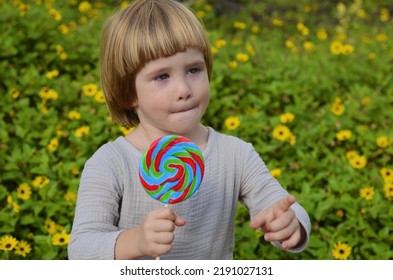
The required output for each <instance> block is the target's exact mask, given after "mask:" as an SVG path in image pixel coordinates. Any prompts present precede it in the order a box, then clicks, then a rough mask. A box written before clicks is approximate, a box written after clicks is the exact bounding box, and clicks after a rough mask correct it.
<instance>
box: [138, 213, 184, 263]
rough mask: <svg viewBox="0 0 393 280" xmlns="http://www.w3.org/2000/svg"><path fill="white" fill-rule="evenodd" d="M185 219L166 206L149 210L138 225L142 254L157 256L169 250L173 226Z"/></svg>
mask: <svg viewBox="0 0 393 280" xmlns="http://www.w3.org/2000/svg"><path fill="white" fill-rule="evenodd" d="M185 224H186V220H184V219H183V218H182V217H180V216H177V215H176V214H175V212H174V211H173V210H172V209H170V208H168V207H161V208H158V209H155V210H153V211H151V212H149V213H148V214H147V215H146V217H145V219H144V221H143V223H142V225H141V226H140V236H139V240H140V242H139V249H140V251H141V253H142V255H144V256H153V257H158V256H160V255H164V254H166V253H168V252H169V251H171V249H172V242H173V240H174V238H175V235H174V231H175V228H176V227H177V226H178V227H181V226H184V225H185Z"/></svg>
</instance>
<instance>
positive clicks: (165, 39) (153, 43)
mask: <svg viewBox="0 0 393 280" xmlns="http://www.w3.org/2000/svg"><path fill="white" fill-rule="evenodd" d="M150 12H151V15H147V16H146V17H145V18H144V20H145V22H143V20H142V21H140V22H139V24H138V28H137V30H134V32H133V33H132V32H130V33H129V34H134V38H132V40H131V41H132V42H134V44H135V45H134V48H135V49H132V47H131V49H130V52H129V54H130V55H131V61H132V68H133V69H132V70H134V71H135V70H137V69H141V68H142V67H143V66H144V65H145V64H146V63H147V62H149V61H151V60H155V59H158V58H162V57H168V56H171V55H174V54H176V53H177V52H184V51H186V50H187V48H197V49H199V50H201V51H202V52H203V53H204V56H206V54H207V53H209V52H210V48H209V43H208V39H207V38H206V34H205V30H204V29H203V26H202V24H201V23H200V22H199V21H198V20H197V19H196V18H195V17H194V15H192V14H191V12H190V15H189V17H186V16H184V15H179V14H178V13H176V14H174V15H171V14H169V13H164V12H162V11H160V10H159V9H156V10H152V11H150ZM188 12H189V11H188ZM136 54H137V55H136Z"/></svg>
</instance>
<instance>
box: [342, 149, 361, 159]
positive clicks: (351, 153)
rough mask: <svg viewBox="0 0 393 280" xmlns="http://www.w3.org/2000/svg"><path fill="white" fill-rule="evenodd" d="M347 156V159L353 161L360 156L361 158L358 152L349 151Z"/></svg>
mask: <svg viewBox="0 0 393 280" xmlns="http://www.w3.org/2000/svg"><path fill="white" fill-rule="evenodd" d="M345 156H346V158H347V159H348V160H352V159H354V158H356V157H358V156H359V153H358V152H356V151H348V152H346V154H345Z"/></svg>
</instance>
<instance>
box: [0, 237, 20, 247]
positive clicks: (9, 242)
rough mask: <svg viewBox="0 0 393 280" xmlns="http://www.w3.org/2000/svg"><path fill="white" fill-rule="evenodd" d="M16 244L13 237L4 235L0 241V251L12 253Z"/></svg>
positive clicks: (16, 241)
mask: <svg viewBox="0 0 393 280" xmlns="http://www.w3.org/2000/svg"><path fill="white" fill-rule="evenodd" d="M17 244H18V240H17V239H16V238H15V237H13V236H11V235H6V236H4V237H2V238H1V239H0V250H3V251H12V250H13V249H14V248H15V246H16V245H17Z"/></svg>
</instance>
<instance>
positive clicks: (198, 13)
mask: <svg viewBox="0 0 393 280" xmlns="http://www.w3.org/2000/svg"><path fill="white" fill-rule="evenodd" d="M196 14H197V16H198V17H199V18H204V17H206V12H205V11H197V12H196Z"/></svg>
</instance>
